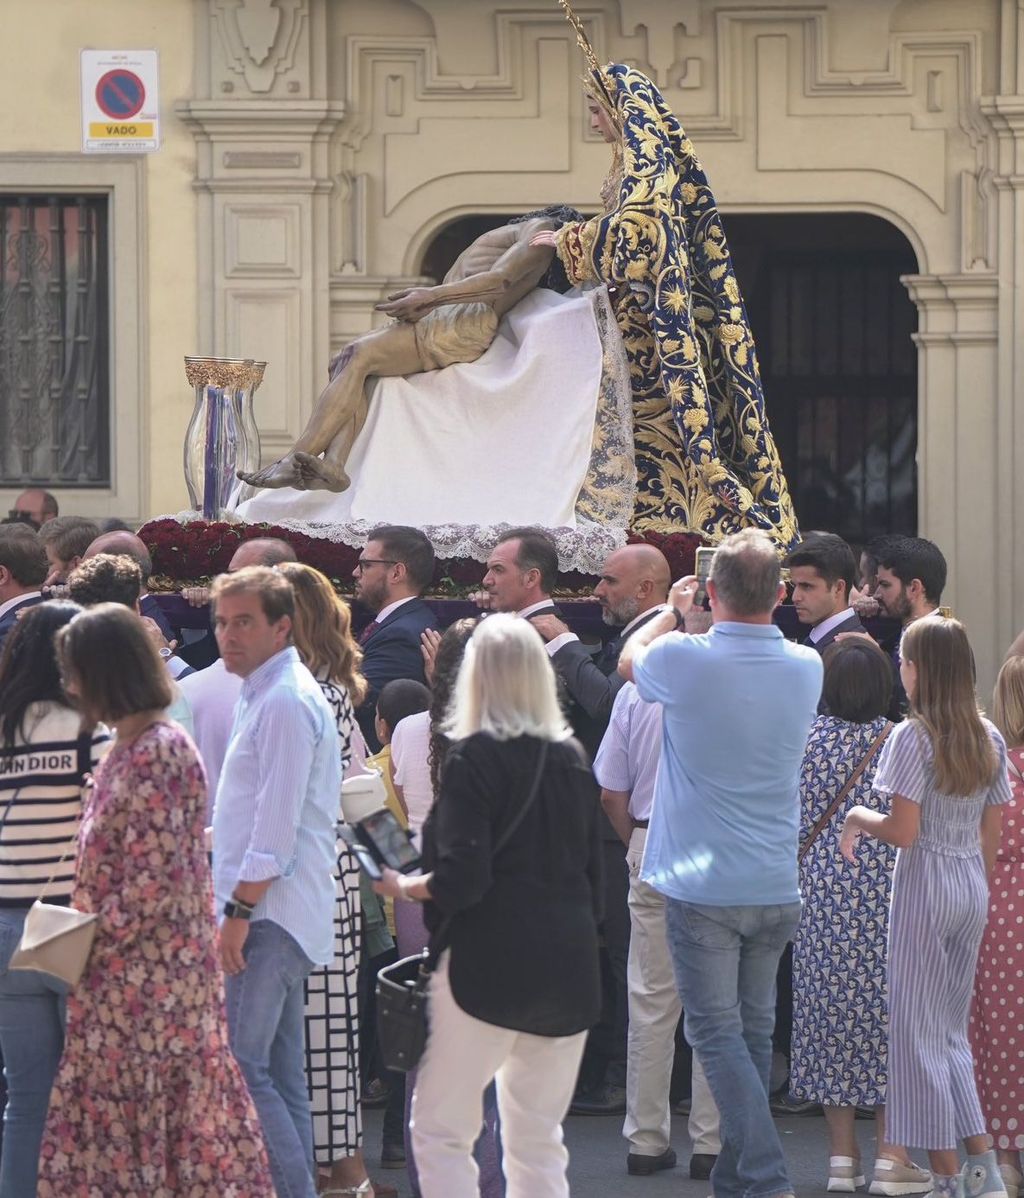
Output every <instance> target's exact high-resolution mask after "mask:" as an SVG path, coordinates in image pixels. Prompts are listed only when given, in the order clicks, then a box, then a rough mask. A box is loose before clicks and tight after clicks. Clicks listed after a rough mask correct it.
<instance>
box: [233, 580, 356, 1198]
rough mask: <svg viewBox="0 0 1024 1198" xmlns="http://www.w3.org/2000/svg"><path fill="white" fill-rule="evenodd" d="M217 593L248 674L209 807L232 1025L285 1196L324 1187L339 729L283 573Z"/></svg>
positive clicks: (308, 1194) (298, 1197)
mask: <svg viewBox="0 0 1024 1198" xmlns="http://www.w3.org/2000/svg"><path fill="white" fill-rule="evenodd" d="M211 600H212V603H213V609H214V631H215V633H216V637H217V644H218V646H219V648H220V652H221V657H222V658H223V660H224V665H225V668H226V669H227V670H228V672H229V673H231V674H237V675H239V676H240V677H241V678H243V679H244V681H243V683H242V693H241V697H240V698H239V700H238V706H237V707H236V709H235V722H234V726H233V728H232V732H231V741H230V743H229V745H228V749H227V754H226V756H225V758H224V765H223V767H222V769H221V774H220V781H219V783H218V786H217V798H216V801H215V805H214V813H213V883H214V891H215V894H216V900H217V906H218V910H219V911H220V913H221V917H222V922H221V928H220V950H221V960H222V962H223V965H224V970H225V973H226V974H227V979H226V986H225V989H226V997H227V1011H228V1033H229V1035H230V1038H231V1048H232V1051H233V1052H234V1054H235V1057H236V1058H237V1060H238V1063H239V1065H240V1066H241V1068H242V1072H243V1074H244V1075H245V1080H246V1082H247V1083H248V1085H249V1090H250V1092H251V1094H252V1098H253V1102H254V1103H255V1104H256V1110H257V1111H258V1113H259V1116H260V1122H261V1124H262V1127H263V1135H264V1138H265V1139H266V1142H267V1152H268V1156H269V1157H270V1168H271V1173H272V1174H273V1179H274V1187H275V1189H276V1191H277V1193H278V1195H283V1196H286V1198H315V1195H316V1183H315V1177H316V1166H315V1164H314V1160H313V1124H312V1117H311V1114H310V1106H309V1096H308V1090H307V1086H306V1073H305V1067H304V1061H305V1045H304V1027H303V1014H302V1012H303V983H304V982H305V979H306V976H307V974H308V973H309V972H310V970H311V969H312V968H313V967H314V966H315V965H326V964H328V963H329V962H330V961H331V959H332V958H333V956H334V927H333V919H334V870H335V864H336V856H335V854H336V850H335V839H336V833H335V828H336V823H337V818H338V810H339V803H340V796H341V754H340V752H339V748H338V728H337V724H336V722H335V719H334V714H333V712H332V711H331V708H330V705H329V704H328V702H327V700H326V699H325V698H324V695H323V692H322V691H321V689H320V686H319V684H318V683H317V682H316V680H315V679H314V678H313V676H312V674H310V672H309V671H308V670H307V669H306V667H305V666H304V665H303V664H302V662H301V661H300V659H299V655H298V653H297V652H296V651H295V649H294V648H293V647H292V645H291V629H292V614H293V611H294V603H295V600H294V595H293V592H292V588H291V584H290V583H289V582H288V580H287V579H286V578H284V577H283V576H282V575H280V574H278V573H277V572H276V571H274V570H270V569H267V568H266V567H264V566H252V567H249V568H247V569H244V570H239V571H237V572H236V573H234V574H225V575H221V577H220V578H218V579H217V581H216V582H215V583H214V585H213V592H212V595H211Z"/></svg>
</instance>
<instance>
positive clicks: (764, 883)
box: [619, 529, 822, 1198]
mask: <svg viewBox="0 0 1024 1198" xmlns="http://www.w3.org/2000/svg"><path fill="white" fill-rule="evenodd" d="M779 571H780V567H779V557H778V553H777V551H776V549H775V546H774V545H773V544H772V542H771V541H770V540H769V538H768V537H767V536H766V535H765V534H764V533H763V532H761V531H759V530H756V529H745V530H744V531H743V532H739V533H734V534H733V535H732V536H730V537H727V538H726V539H725V541H723V543H722V545H721V546H720V547H719V549H718V552H717V553H716V554H715V557H714V561H713V564H712V568H711V577H710V579H709V581H708V597H709V599H710V601H711V613H712V619H713V621H714V624H713V627H712V629H711V631H710V632H708V633H706V634H704V635H702V636H686V635H684V634H682V633H680V632H679V628H680V627H681V626H682V623H683V617H684V616H685V614H686V612H687V611H689V609H690V607H691V606H692V604H693V598H694V595H695V594H696V591H697V580H696V578H694V577H692V576H689V577H687V578H683V579H681V580H680V581H679V582H677V583H676V584H675V586H673V588H672V590H671V592H670V593H669V604H670V606H669V607H668V608H667V609H666V610H665V611H664V612H663V613H662V614H661V615H659V616H658V617H657V618H656V619H654V620H652V621H650V623H648V624H646V625H645V626H644V627H643V628H641V629H640V630H639V631H637V632H636V633H634V635H633V636H632V637H630V639H629V640H628V641H627V643H626V645H625V647H624V649H623V651H622V656H621V657H620V659H619V671H620V672H621V673H622V674H623V676H624V677H626V678H627V679H629V680H631V681H634V682H635V683H636V685H637V689H638V691H639V692H640V695H641V697H642V698H643V699H645V700H646V701H648V702H652V703H653V702H657V703H660V704H661V705H662V708H663V712H664V727H663V732H664V741H663V749H662V757H661V766H660V770H659V773H658V781H657V788H656V792H655V803H654V810H653V812H652V815H651V825H650V829H649V832H648V836H647V844H646V848H645V852H644V861H643V866H642V869H641V876H642V878H643V880H644V881H645V882H647V883H648V884H649V885H651V886H653V887H654V888H655V889H656V890H658V891H660V892H661V893H662V894H664V895H665V896H666V899H667V900H668V909H667V922H668V937H669V947H670V950H671V953H672V958H673V965H674V967H675V973H676V982H677V984H678V986H679V992H680V995H681V997H682V1000H683V1009H684V1010H685V1012H686V1034H687V1038H688V1039H689V1041H690V1043H691V1044H692V1045H693V1047H694V1050H695V1051H696V1052H697V1053H698V1055H699V1056H700V1059H701V1062H702V1064H703V1065H704V1070H705V1073H706V1074H707V1078H708V1083H709V1085H710V1087H711V1092H712V1094H713V1095H714V1097H715V1102H716V1105H717V1106H718V1109H719V1111H720V1112H721V1122H722V1151H721V1153H720V1155H719V1158H718V1161H717V1163H716V1165H715V1167H714V1170H713V1171H712V1174H711V1181H712V1186H713V1188H714V1191H715V1195H716V1198H740V1196H741V1195H745V1196H746V1198H774V1196H775V1195H788V1194H792V1192H793V1187H792V1184H791V1183H790V1180H789V1176H788V1173H787V1171H786V1163H785V1160H784V1159H783V1155H782V1146H781V1144H780V1142H779V1138H778V1135H777V1134H776V1132H775V1127H774V1125H773V1123H772V1117H771V1112H770V1111H769V1109H768V1075H769V1069H770V1066H771V1035H772V1028H773V1025H774V1022H775V975H776V970H777V969H778V963H779V957H780V956H781V954H782V951H783V949H784V948H785V946H786V943H787V941H788V940H789V939H790V938H791V936H792V935H793V933H794V931H795V930H796V926H797V923H798V921H799V918H800V892H799V888H798V884H797V858H796V853H797V834H798V828H799V822H800V820H799V815H800V813H799V797H798V795H799V791H798V779H799V774H800V766H801V763H802V760H803V754H804V746H805V744H806V742H807V734H808V732H809V730H810V727H811V723H812V721H813V720H814V717H815V713H816V709H817V705H818V697H819V695H820V694H821V682H822V665H821V659H820V657H819V655H818V654H817V653H816V652H815V651H814V650H813V649H811V648H807V647H805V646H802V645H795V644H792V643H790V642H789V641H787V640H785V639H784V638H783V636H782V633H781V632H780V631H779V629H778V628H777V627H775V626H774V625H773V624H772V612H773V611H774V610H775V607H776V605H777V604H778V603H779V602H780V601H781V600H782V599H783V598H784V597H785V586H784V585H783V584H782V582H781V580H780V572H779Z"/></svg>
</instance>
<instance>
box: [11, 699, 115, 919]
mask: <svg viewBox="0 0 1024 1198" xmlns="http://www.w3.org/2000/svg"><path fill="white" fill-rule="evenodd" d="M79 725H80V716H79V714H78V713H77V712H76V711H73V710H72V709H71V708H70V707H65V706H63V704H60V703H33V704H31V705H30V706H29V708H28V710H27V711H26V713H25V718H24V720H23V721H22V728H21V729H20V734H19V736H18V737H17V738H16V740H15V743H14V746H13V747H12V748H6V747H2V746H0V825H2V826H0V907H30V906H31V905H32V903H33V902H34V901H35V900H36V899H37V898H39V897H40V895H41V893H42V891H43V889H44V887H45V886H46V882H47V880H48V879H49V877H50V875H51V874H52V873H53V872H54V867H55V866H58V862H60V859H61V856H62V855H63V854H65V853H66V854H67V856H66V859H65V860H64V861H63V862H62V863H61V864H60V865H59V867H58V868H57V872H56V875H55V876H54V881H53V884H52V885H51V886H50V887H49V888H48V889H47V890H46V901H47V902H67V901H68V900H69V899H70V898H71V888H72V885H73V883H74V878H75V853H74V839H75V834H76V832H77V830H78V820H79V816H80V815H81V811H82V781H81V778H80V770H79ZM109 747H110V736H109V733H108V732H107V730H106V728H104V727H102V726H101V727H99V728H96V729H94V730H93V732H92V734H91V735H87V736H86V738H85V741H84V744H83V749H85V750H87V751H88V757H87V759H86V760H84V761H83V764H85V765H86V766H87V768H88V769H90V770H91V769H93V768H95V766H96V765H98V764H99V762H100V761H101V760H102V758H103V755H104V754H105V753H106V751H107V749H108V748H109ZM83 757H84V754H83Z"/></svg>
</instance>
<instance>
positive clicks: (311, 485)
mask: <svg viewBox="0 0 1024 1198" xmlns="http://www.w3.org/2000/svg"><path fill="white" fill-rule="evenodd" d="M291 456H292V457H293V458H294V459H295V463H296V466H297V467H298V469H299V472H300V474H301V476H302V481H301V482H297V483H292V486H295V487H299V488H301V489H302V490H303V491H347V490H348V489H349V486H350V485H351V479H350V478H349V476H348V475H347V474H346V473H345V471H344V470H342V468H341V467H340V466H335V465H334V464H333V463H332V462H328V461H327V460H326V459H324V458H318V457H314V455H313V454H311V453H302V452H300V451H299V450H296V451H295V452H294V453H293V454H291Z"/></svg>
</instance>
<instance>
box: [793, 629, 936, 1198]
mask: <svg viewBox="0 0 1024 1198" xmlns="http://www.w3.org/2000/svg"><path fill="white" fill-rule="evenodd" d="M892 681H893V679H892V667H891V665H890V663H889V659H888V658H887V657H886V656H885V654H884V653H883V652H882V650H881V649H879V648H878V646H877V645H875V644H874V643H873V642H870V641H868V640H866V639H865V638H863V637H857V638H856V639H851V640H848V641H844V642H840V643H837V644H835V645H832V646H830V647H829V648H828V649H827V650H826V651H825V683H824V693H823V698H824V701H825V704H826V706H827V709H828V710H829V711H830V712H831V713H832V714H831V715H823V716H818V718H817V719H816V720H815V722H814V724H813V725H812V726H811V733H810V736H809V737H808V739H807V749H806V752H805V754H804V764H803V771H802V773H801V777H800V804H801V806H800V847H801V861H800V893H801V895H802V896H803V902H804V906H803V912H802V914H801V918H800V927H799V928H798V930H797V934H796V937H795V939H794V941H793V1048H792V1062H791V1073H790V1079H789V1087H790V1091H791V1092H792V1093H793V1094H794V1095H795V1096H796V1097H797V1098H800V1099H804V1100H808V1101H813V1102H820V1103H821V1104H822V1107H823V1109H824V1112H825V1121H826V1124H827V1126H828V1133H829V1147H830V1157H829V1171H828V1183H827V1188H828V1189H829V1190H830V1191H833V1192H836V1191H838V1192H840V1193H843V1192H845V1193H853V1192H854V1191H855V1190H856V1189H858V1188H859V1187H860V1186H862V1185H864V1183H865V1175H864V1170H863V1167H862V1165H861V1158H860V1150H859V1148H858V1147H857V1140H856V1135H855V1130H854V1118H855V1116H856V1108H857V1107H858V1106H870V1107H874V1108H875V1109H876V1112H877V1120H878V1145H877V1148H878V1155H877V1159H876V1161H875V1176H874V1181H873V1183H872V1188H871V1192H872V1193H873V1194H914V1193H926V1192H927V1191H928V1190H929V1189H930V1188H931V1176H930V1175H929V1174H928V1173H927V1172H925V1171H924V1170H923V1169H918V1168H917V1167H916V1166H914V1165H912V1164H911V1163H910V1159H909V1157H908V1156H907V1154H906V1152H905V1151H904V1150H903V1149H902V1148H899V1147H897V1146H895V1145H892V1144H888V1143H886V1141H885V1127H884V1110H885V1091H886V1080H887V1073H886V1063H887V1054H888V1019H887V1014H886V933H887V930H888V909H889V890H890V886H891V881H892V867H893V861H894V860H895V856H896V854H895V850H893V849H891V848H889V847H888V846H887V845H884V844H878V845H873V846H872V852H871V854H870V856H869V855H867V854H865V856H864V858H863V860H862V861H861V863H860V865H859V867H858V868H857V869H856V870H854V869H852V868H851V867H850V866H849V865H847V864H846V863H845V862H844V861H843V860H842V858H841V857H840V856H839V836H840V833H841V831H842V828H843V820H844V818H845V816H846V813H847V811H849V810H850V808H851V807H855V806H856V805H857V804H858V803H861V804H864V805H865V806H869V807H872V808H875V809H878V808H879V807H880V804H881V803H882V802H883V800H882V799H880V798H879V797H878V796H877V795H874V794H873V793H872V790H871V782H872V779H873V778H874V774H875V767H876V765H877V764H878V761H879V759H880V756H881V753H880V750H881V744H880V743H879V740H880V737H881V736H882V733H883V732H886V731H887V729H888V728H889V727H890V725H889V724H888V721H887V720H886V718H885V712H886V711H887V710H888V707H889V701H890V698H891V695H892ZM872 747H875V752H874V754H873V756H872V757H871V759H870V761H868V763H867V765H866V766H865V768H864V770H863V772H862V773H861V775H860V777H859V778H857V779H856V781H855V783H854V785H853V786H852V787H851V788H850V791H849V793H848V794H847V795H846V797H845V798H844V799H843V801H842V803H840V804H839V807H838V808H837V809H836V810H835V811H833V812H832V815H831V817H830V818H829V820H828V821H827V823H825V825H824V826H823V827H820V828H819V827H818V825H819V822H820V821H821V820H822V819H823V817H824V816H825V815H827V814H828V812H829V809H830V807H831V806H832V805H833V803H834V802H835V801H836V800H837V799H838V798H839V796H840V794H841V793H842V790H843V787H844V786H846V785H847V783H848V782H849V781H850V779H851V778H852V777H853V775H854V772H855V771H856V769H857V767H858V766H859V765H860V763H861V762H862V761H864V759H865V757H866V756H867V754H868V752H869V751H870V750H871V749H872ZM816 830H817V835H814V833H815V831H816ZM812 838H813V839H812Z"/></svg>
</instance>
